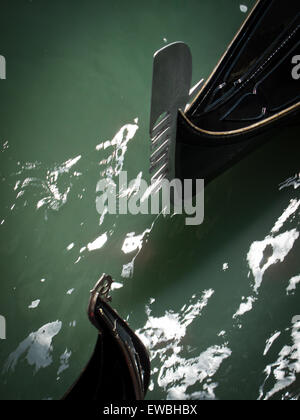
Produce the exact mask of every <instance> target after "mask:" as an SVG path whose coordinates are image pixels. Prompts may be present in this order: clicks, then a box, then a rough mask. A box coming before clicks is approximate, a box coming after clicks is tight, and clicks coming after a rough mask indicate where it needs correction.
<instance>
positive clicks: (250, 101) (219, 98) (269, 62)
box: [175, 0, 300, 184]
mask: <svg viewBox="0 0 300 420" xmlns="http://www.w3.org/2000/svg"><path fill="white" fill-rule="evenodd" d="M299 12H300V6H299V3H298V2H292V1H291V2H282V1H280V0H268V1H266V0H261V1H259V2H258V3H257V5H256V6H255V8H254V9H253V11H252V13H251V14H250V16H249V17H248V19H247V20H246V22H245V23H244V25H243V26H242V28H241V30H240V31H239V32H238V34H237V35H236V37H235V38H234V40H233V42H232V44H231V45H230V47H229V48H228V50H227V52H226V54H225V55H224V56H223V58H222V59H221V61H220V63H219V64H218V66H217V67H216V69H215V70H214V72H213V73H212V75H211V77H210V78H209V79H208V81H207V82H206V84H205V85H204V87H203V88H202V90H201V91H200V93H199V95H198V96H197V98H196V99H195V101H194V102H193V103H192V105H191V106H190V108H189V109H188V110H187V111H186V112H185V113H183V112H182V111H179V113H178V119H177V134H176V150H175V177H176V178H179V179H204V180H205V183H206V184H207V183H208V182H209V181H211V180H212V179H213V178H215V177H216V176H217V175H219V174H221V173H222V172H223V171H225V170H226V169H228V168H229V167H231V166H232V165H233V164H234V163H236V162H238V161H239V160H240V159H242V158H243V157H244V156H245V155H246V154H248V153H250V152H251V151H253V150H255V149H256V148H257V147H258V146H260V145H262V144H264V143H265V142H267V141H268V140H271V139H272V132H273V133H274V130H278V127H282V126H285V125H288V124H293V125H295V124H296V125H298V124H299V110H300V80H299V79H296V78H295V77H293V74H292V70H293V64H292V63H293V59H294V57H295V56H296V54H297V53H299V52H300V13H299Z"/></svg>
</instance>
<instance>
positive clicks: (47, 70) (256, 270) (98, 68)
mask: <svg viewBox="0 0 300 420" xmlns="http://www.w3.org/2000/svg"><path fill="white" fill-rule="evenodd" d="M253 5H254V1H250V0H243V1H242V0H241V1H236V0H230V1H228V0H226V1H225V0H214V1H208V0H188V1H185V2H183V1H182V0H164V1H158V0H150V1H142V2H141V1H136V0H130V1H128V2H126V1H124V0H110V1H102V0H98V1H96V0H88V1H85V2H81V1H78V0H76V1H70V0H68V1H67V0H60V1H58V0H54V1H53V0H51V1H50V0H44V1H43V2H40V1H36V0H31V1H25V0H18V1H16V0H13V1H12V0H10V1H8V0H6V1H3V2H1V14H0V34H1V37H0V54H1V55H2V56H4V57H5V59H6V79H5V80H0V97H1V106H0V194H1V195H0V197H1V201H0V276H1V283H0V315H1V316H2V317H4V318H1V319H5V323H6V331H5V335H6V339H1V340H0V399H16V398H17V399H59V398H61V397H62V395H63V394H64V392H65V391H66V390H67V389H68V387H69V386H70V385H71V384H72V383H73V382H74V381H75V380H76V378H77V377H78V375H79V374H80V372H81V370H82V369H83V367H84V365H85V364H86V363H87V361H88V360H89V358H90V356H91V354H92V351H93V348H94V345H95V342H96V338H97V333H96V330H95V329H94V328H93V327H92V326H91V325H90V323H89V321H88V319H87V316H86V307H87V303H88V299H89V291H90V289H91V288H92V287H93V286H94V284H95V283H96V281H97V280H98V279H99V278H100V276H101V275H102V273H104V272H105V273H108V274H110V275H112V276H113V278H114V279H115V283H114V287H113V291H112V298H113V300H112V305H113V307H114V308H116V309H117V311H118V312H119V313H120V315H121V316H122V317H123V318H124V319H126V320H127V321H128V323H129V324H130V326H131V327H132V328H133V329H134V330H135V331H136V333H137V334H138V335H139V336H140V338H141V339H142V340H143V342H144V344H145V345H146V346H147V348H148V349H149V352H150V357H151V364H152V375H151V384H150V389H149V392H148V394H147V398H148V399H162V400H165V399H298V398H299V396H300V380H299V378H300V376H299V372H300V263H299V251H300V239H299V229H300V227H299V222H300V217H299V214H300V196H299V193H300V188H299V187H300V176H299V170H300V168H299V151H300V146H299V129H298V128H297V127H287V128H284V129H281V130H278V132H276V133H272V134H271V135H270V137H271V138H270V139H269V142H268V143H266V144H265V145H264V146H263V147H262V148H260V149H259V150H257V151H256V152H254V153H253V154H251V155H250V156H248V157H247V158H245V159H244V160H243V161H241V162H240V163H239V164H237V165H235V166H234V167H232V168H231V169H230V170H228V171H227V172H226V173H224V174H223V175H222V176H220V177H218V178H217V179H216V180H215V181H214V182H212V183H211V184H210V185H209V186H208V187H207V188H206V189H205V203H204V205H205V219H204V222H203V223H202V224H201V225H199V226H186V225H185V220H184V215H176V216H173V217H170V216H166V215H162V214H161V215H159V216H157V215H135V216H134V215H130V214H129V215H111V214H108V213H105V212H103V213H102V214H101V215H100V214H99V213H98V212H97V209H96V198H97V192H96V186H97V184H98V182H99V180H100V179H102V178H103V177H104V176H110V177H111V178H112V179H116V178H117V175H118V174H119V172H120V171H121V170H123V171H127V173H128V179H130V180H132V179H135V180H137V182H138V181H139V180H140V179H141V178H145V179H148V169H149V164H148V162H149V134H148V128H149V112H150V92H151V77H152V56H153V53H154V52H155V51H156V50H158V49H159V48H161V47H163V46H164V45H166V44H167V43H170V42H174V41H184V42H186V43H187V44H188V45H189V46H190V48H191V50H192V54H193V83H196V82H197V81H198V80H200V79H201V78H202V77H204V78H207V77H208V75H209V74H210V72H211V71H212V69H213V68H214V66H215V64H216V63H217V61H218V59H219V58H220V56H221V55H222V53H223V52H224V50H225V49H226V47H227V45H228V43H229V42H230V41H231V39H232V37H233V36H234V34H235V32H236V31H237V30H238V28H239V27H240V25H241V23H242V22H243V21H244V19H245V18H246V16H247V13H249V10H250V9H251V7H252V6H253ZM132 193H133V191H129V192H128V194H132Z"/></svg>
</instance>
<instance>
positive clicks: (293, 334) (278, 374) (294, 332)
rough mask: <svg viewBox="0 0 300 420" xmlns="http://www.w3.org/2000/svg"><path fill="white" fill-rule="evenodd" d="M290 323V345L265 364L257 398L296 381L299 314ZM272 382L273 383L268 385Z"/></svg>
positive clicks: (299, 353) (299, 359) (299, 364)
mask: <svg viewBox="0 0 300 420" xmlns="http://www.w3.org/2000/svg"><path fill="white" fill-rule="evenodd" d="M291 324H292V325H291V327H290V328H288V331H289V332H290V340H291V345H289V346H288V345H285V346H283V347H282V349H281V350H280V352H279V354H278V358H277V360H276V361H275V362H274V363H271V364H269V365H267V367H266V369H265V370H264V374H265V375H266V378H265V380H264V382H263V384H262V386H261V387H260V394H259V398H258V399H260V400H262V399H263V400H268V399H270V398H272V397H273V396H275V395H276V394H277V393H278V392H280V391H282V390H284V389H285V388H287V387H289V386H290V385H291V384H293V383H294V382H295V381H296V379H297V374H299V373H300V315H296V316H294V317H293V319H292V321H291ZM277 334H278V333H277ZM271 379H272V381H271ZM274 382H275V385H273V386H272V385H270V384H271V383H274ZM270 388H271V389H270ZM268 389H269V390H268Z"/></svg>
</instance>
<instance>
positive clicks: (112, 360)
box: [62, 274, 150, 402]
mask: <svg viewBox="0 0 300 420" xmlns="http://www.w3.org/2000/svg"><path fill="white" fill-rule="evenodd" d="M112 282H113V280H112V278H111V277H110V276H109V275H106V274H103V276H102V277H101V279H100V280H99V281H98V282H97V284H96V286H95V287H94V289H93V290H92V291H91V297H90V302H89V306H88V317H89V319H90V321H91V323H92V324H93V325H94V326H95V327H96V329H97V330H98V339H97V343H96V346H95V349H94V352H93V355H92V357H91V359H90V361H89V362H88V364H87V366H86V368H85V369H84V370H83V372H82V373H81V375H80V377H79V379H78V380H77V381H76V382H75V383H74V385H73V386H72V387H71V388H70V389H69V390H68V391H67V393H66V394H65V395H64V396H63V398H62V399H63V400H65V401H69V400H71V401H75V400H78V399H79V400H81V401H98V402H106V401H134V400H143V399H144V397H145V395H146V392H147V389H148V386H149V380H150V360H149V355H148V351H147V349H146V348H145V347H144V345H143V343H142V342H141V340H140V339H139V338H138V337H137V335H136V334H135V333H134V332H133V331H132V330H131V328H130V327H129V325H128V324H127V323H126V322H125V321H124V320H123V319H122V318H121V317H120V316H119V315H118V314H117V312H116V311H115V310H114V309H113V308H112V307H111V305H110V302H111V298H110V296H109V292H110V288H111V284H112Z"/></svg>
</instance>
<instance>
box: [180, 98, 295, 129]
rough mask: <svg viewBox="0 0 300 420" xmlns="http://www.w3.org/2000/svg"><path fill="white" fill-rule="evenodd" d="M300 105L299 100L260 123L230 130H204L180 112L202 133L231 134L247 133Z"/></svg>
mask: <svg viewBox="0 0 300 420" xmlns="http://www.w3.org/2000/svg"><path fill="white" fill-rule="evenodd" d="M299 107H300V102H297V103H296V104H294V105H292V106H290V107H289V108H286V109H285V110H283V111H281V112H278V113H277V114H274V115H272V116H271V117H269V118H266V119H264V120H263V121H260V122H258V123H255V124H252V125H249V126H248V127H244V128H240V129H238V130H230V131H209V130H204V129H203V128H199V127H197V126H196V125H194V124H193V123H192V122H191V121H190V120H189V119H188V118H187V116H186V115H185V114H184V113H183V112H182V111H181V110H179V112H180V113H181V115H182V116H183V118H184V119H185V120H186V122H187V123H188V124H189V125H190V126H191V127H193V128H194V129H195V130H197V131H199V132H200V133H204V134H210V135H212V136H230V135H233V134H241V133H246V132H248V131H251V130H253V129H254V128H257V127H260V126H263V125H266V124H268V123H270V122H272V121H273V120H275V119H277V118H281V117H283V116H284V115H286V114H288V113H289V112H291V111H293V110H295V109H296V108H299Z"/></svg>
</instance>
